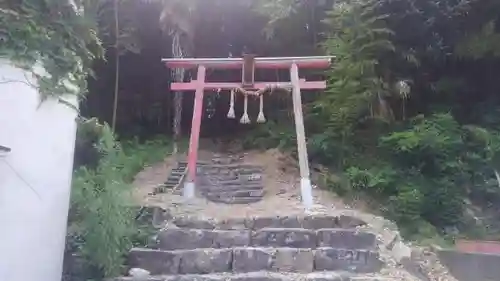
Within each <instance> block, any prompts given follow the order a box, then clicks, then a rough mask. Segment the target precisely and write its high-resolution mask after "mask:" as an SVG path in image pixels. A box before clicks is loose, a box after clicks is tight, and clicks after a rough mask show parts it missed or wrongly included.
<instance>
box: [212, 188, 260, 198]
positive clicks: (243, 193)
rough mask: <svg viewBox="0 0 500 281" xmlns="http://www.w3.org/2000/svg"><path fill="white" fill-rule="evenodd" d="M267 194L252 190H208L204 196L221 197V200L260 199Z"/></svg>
mask: <svg viewBox="0 0 500 281" xmlns="http://www.w3.org/2000/svg"><path fill="white" fill-rule="evenodd" d="M264 194H265V191H264V190H263V189H253V190H252V189H250V190H235V191H218V190H207V192H206V193H205V194H204V195H205V196H206V197H214V196H216V197H221V198H224V197H225V198H243V197H260V198H262V197H263V196H264Z"/></svg>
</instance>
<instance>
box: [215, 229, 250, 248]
mask: <svg viewBox="0 0 500 281" xmlns="http://www.w3.org/2000/svg"><path fill="white" fill-rule="evenodd" d="M213 233H214V238H213V247H214V248H230V247H244V246H249V245H250V243H251V231H250V230H227V231H226V230H214V232H213Z"/></svg>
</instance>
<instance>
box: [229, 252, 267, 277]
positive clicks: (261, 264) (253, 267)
mask: <svg viewBox="0 0 500 281" xmlns="http://www.w3.org/2000/svg"><path fill="white" fill-rule="evenodd" d="M275 253H276V251H275V250H273V249H263V248H239V249H234V250H233V264H232V269H233V271H234V272H253V271H262V270H268V269H269V268H271V265H272V262H273V258H274V255H275Z"/></svg>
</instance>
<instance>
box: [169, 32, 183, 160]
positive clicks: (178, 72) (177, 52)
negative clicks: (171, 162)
mask: <svg viewBox="0 0 500 281" xmlns="http://www.w3.org/2000/svg"><path fill="white" fill-rule="evenodd" d="M172 57H173V58H182V57H184V54H183V50H182V45H181V41H180V34H179V32H174V34H173V38H172ZM172 76H173V79H174V81H176V82H182V81H184V69H173V70H172ZM182 98H183V96H182V92H180V91H177V92H175V94H174V122H173V127H174V128H173V132H174V147H173V154H174V155H175V154H177V153H178V151H179V147H178V146H179V140H180V138H181V133H182V128H181V122H182Z"/></svg>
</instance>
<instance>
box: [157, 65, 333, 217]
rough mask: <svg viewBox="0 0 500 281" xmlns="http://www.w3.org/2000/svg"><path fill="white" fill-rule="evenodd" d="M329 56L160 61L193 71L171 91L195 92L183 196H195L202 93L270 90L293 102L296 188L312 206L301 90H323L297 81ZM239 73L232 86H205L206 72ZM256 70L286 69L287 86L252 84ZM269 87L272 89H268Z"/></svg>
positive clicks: (323, 85) (321, 83)
mask: <svg viewBox="0 0 500 281" xmlns="http://www.w3.org/2000/svg"><path fill="white" fill-rule="evenodd" d="M332 58H333V57H331V56H313V57H257V58H256V57H254V56H252V55H245V56H244V57H243V58H182V59H162V61H163V62H164V63H165V64H166V66H167V67H169V68H172V69H174V68H184V69H190V68H197V69H198V73H197V77H196V80H193V81H191V82H173V83H172V84H171V89H172V90H173V91H193V90H194V91H195V98H194V108H193V119H192V124H191V137H190V140H189V152H188V170H187V178H186V182H185V183H184V190H183V194H184V196H185V197H186V198H192V197H194V194H195V181H196V162H197V159H198V142H199V137H200V126H201V115H202V111H203V95H204V91H205V90H234V89H244V90H245V91H257V90H264V89H267V88H269V87H270V86H273V87H278V88H287V89H288V88H291V89H292V98H293V109H294V110H293V111H294V116H295V130H296V133H297V150H298V156H299V166H300V177H301V179H300V186H301V195H302V202H303V203H304V205H305V207H306V208H309V207H311V206H312V204H313V199H312V188H311V180H310V175H309V164H308V157H307V147H306V138H305V131H304V117H303V114H302V100H301V92H300V91H301V89H305V90H313V89H314V90H321V89H325V88H326V82H325V81H306V80H305V79H300V78H299V68H303V69H325V68H328V67H329V66H330V63H331V59H332ZM207 68H214V69H235V68H236V69H238V68H241V69H242V81H241V82H234V83H226V82H206V81H205V76H206V69H207ZM256 68H267V69H290V77H291V79H290V80H291V81H290V82H277V83H267V82H255V81H254V76H255V75H254V74H255V69H256ZM271 84H272V85H271Z"/></svg>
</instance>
